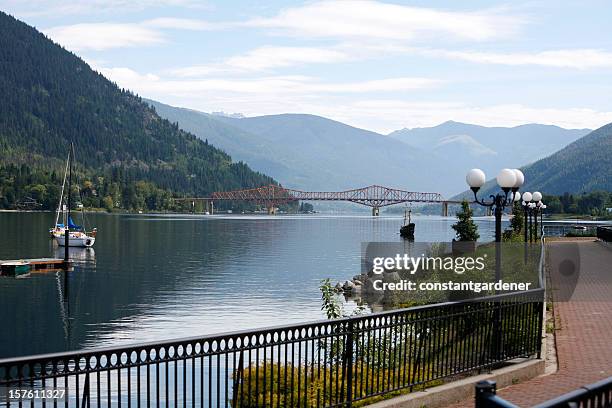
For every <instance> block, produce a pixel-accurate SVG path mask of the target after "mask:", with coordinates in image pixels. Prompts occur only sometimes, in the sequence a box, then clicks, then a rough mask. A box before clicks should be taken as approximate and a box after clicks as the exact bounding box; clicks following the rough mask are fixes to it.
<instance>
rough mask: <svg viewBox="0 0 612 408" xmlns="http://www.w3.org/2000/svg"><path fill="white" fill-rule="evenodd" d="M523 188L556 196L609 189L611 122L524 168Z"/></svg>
mask: <svg viewBox="0 0 612 408" xmlns="http://www.w3.org/2000/svg"><path fill="white" fill-rule="evenodd" d="M523 171H524V173H525V181H526V185H525V189H530V191H533V190H540V191H542V192H546V193H547V194H555V195H560V194H563V193H566V192H569V193H583V192H591V191H596V190H604V191H612V123H610V124H607V125H605V126H602V127H600V128H599V129H596V130H594V131H592V132H591V133H589V134H588V135H586V136H584V137H583V138H581V139H578V140H576V141H575V142H574V143H571V144H569V145H568V146H566V147H564V148H563V149H561V150H559V151H558V152H556V153H555V154H553V155H551V156H549V157H547V158H545V159H542V160H539V161H537V162H535V163H533V164H532V165H530V166H527V167H525V169H524V170H523Z"/></svg>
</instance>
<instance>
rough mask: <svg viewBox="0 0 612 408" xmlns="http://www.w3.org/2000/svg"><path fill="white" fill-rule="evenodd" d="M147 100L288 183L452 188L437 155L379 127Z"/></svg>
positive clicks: (336, 187)
mask: <svg viewBox="0 0 612 408" xmlns="http://www.w3.org/2000/svg"><path fill="white" fill-rule="evenodd" d="M149 102H150V103H151V104H152V105H153V106H154V107H155V108H156V109H157V112H158V113H159V114H160V115H161V116H162V117H165V118H167V119H169V120H170V121H172V122H175V121H176V122H178V123H179V125H180V126H181V127H183V128H185V129H187V130H189V131H192V132H193V133H195V134H196V135H198V136H199V137H200V138H202V139H207V140H208V141H209V142H211V143H213V144H214V145H215V146H218V147H220V148H222V149H223V150H225V151H227V152H228V153H230V154H231V155H232V156H235V157H237V158H240V159H242V160H246V161H247V162H248V163H249V164H250V165H252V166H253V167H254V168H255V169H257V170H259V171H263V172H265V173H266V174H270V175H271V176H273V177H274V178H275V179H277V180H279V181H280V182H282V183H283V185H286V186H289V187H293V188H299V189H308V190H344V189H351V188H356V187H363V186H366V185H369V184H382V185H387V186H389V187H397V188H403V189H408V190H417V191H419V190H420V191H430V190H433V191H441V192H444V193H447V192H449V191H453V190H450V188H451V184H450V183H448V182H447V179H446V178H444V177H443V174H444V172H445V169H443V168H441V167H440V166H438V165H436V164H435V163H436V161H435V160H434V159H433V156H430V155H428V154H426V153H424V152H422V151H421V150H420V149H416V148H413V147H411V146H408V145H406V144H405V143H401V142H399V141H397V140H394V139H392V138H390V137H387V136H384V135H381V134H378V133H375V132H370V131H368V130H363V129H358V128H355V127H352V126H348V125H346V124H344V123H340V122H337V121H333V120H330V119H326V118H323V117H320V116H315V115H305V114H282V115H268V116H259V117H247V118H235V117H222V116H216V115H209V114H206V113H202V112H197V111H193V110H190V109H183V108H176V107H173V106H168V105H164V104H162V103H159V102H155V101H149ZM455 191H456V190H455Z"/></svg>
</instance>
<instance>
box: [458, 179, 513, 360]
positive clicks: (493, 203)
mask: <svg viewBox="0 0 612 408" xmlns="http://www.w3.org/2000/svg"><path fill="white" fill-rule="evenodd" d="M465 181H466V182H467V184H468V185H469V186H470V188H471V189H472V191H473V192H474V201H475V202H476V203H478V204H480V205H481V206H483V207H487V208H491V209H492V210H493V213H494V214H495V282H499V281H500V280H501V240H502V232H501V229H502V228H501V221H502V213H503V211H504V208H505V207H506V206H507V205H511V204H512V203H513V202H514V201H515V200H517V194H516V193H517V192H518V189H519V187H520V186H522V185H523V183H524V182H525V176H524V175H523V173H522V172H521V171H520V170H518V169H503V170H501V171H500V172H499V174H498V175H497V184H498V185H499V186H500V187H501V189H502V192H503V194H502V193H497V194H495V195H493V194H491V195H490V196H489V198H490V199H491V200H490V201H485V200H484V199H482V198H481V199H480V200H479V199H478V190H480V187H482V186H483V185H484V183H485V181H486V176H485V173H484V171H482V170H480V169H472V170H470V171H469V172H468V174H467V175H466V177H465ZM510 192H512V195H511V196H510V197H508V194H509V193H510ZM519 197H520V196H519ZM501 322H502V318H501V310H500V309H499V308H496V309H495V311H494V326H495V327H494V338H493V342H492V343H491V347H492V348H493V349H492V350H491V351H492V354H493V356H495V358H496V359H498V358H499V357H500V355H501V353H502V344H501V343H502V336H501Z"/></svg>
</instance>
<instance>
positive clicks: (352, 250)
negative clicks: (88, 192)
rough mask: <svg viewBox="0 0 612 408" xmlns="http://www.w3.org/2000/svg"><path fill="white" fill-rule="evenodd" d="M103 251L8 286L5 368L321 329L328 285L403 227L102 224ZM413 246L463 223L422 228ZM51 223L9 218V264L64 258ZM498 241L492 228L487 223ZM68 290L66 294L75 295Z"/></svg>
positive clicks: (333, 222) (101, 219)
mask: <svg viewBox="0 0 612 408" xmlns="http://www.w3.org/2000/svg"><path fill="white" fill-rule="evenodd" d="M89 218H90V219H91V221H92V222H93V223H94V224H95V225H96V226H97V227H98V239H97V241H96V246H95V250H85V249H79V248H71V257H72V258H73V259H74V260H75V267H74V271H73V272H69V273H68V274H67V275H66V276H64V275H63V273H60V274H56V273H47V274H32V275H31V276H30V277H28V278H26V279H17V280H16V279H6V278H2V279H0V293H1V294H2V296H1V297H0V327H2V335H1V336H0V357H6V356H15V355H24V354H33V353H43V352H52V351H61V350H66V349H76V348H81V347H93V346H103V345H111V344H112V345H116V344H120V343H133V342H140V341H151V340H160V339H168V338H175V337H182V336H193V335H198V334H209V333H217V332H224V331H229V330H238V329H244V328H255V327H261V326H268V325H273V324H281V323H292V322H299V321H304V320H311V319H319V318H321V317H322V314H321V311H320V293H319V290H318V286H319V282H320V280H321V279H324V278H328V277H329V278H331V279H332V280H335V281H337V280H346V279H350V278H351V277H353V276H354V275H356V274H358V273H359V271H360V263H361V260H360V250H361V243H362V242H364V241H398V240H400V237H399V227H400V225H401V223H402V217H401V216H400V217H378V218H372V217H370V216H322V215H316V216H273V217H267V216H230V217H224V216H213V217H211V216H197V215H195V216H192V215H186V216H185V215H180V216H133V215H124V216H117V215H106V214H93V215H90V216H89ZM413 219H414V222H415V223H416V240H421V241H435V240H450V239H452V237H453V231H452V230H451V228H450V225H451V224H452V223H453V222H455V220H454V218H443V217H414V218H413ZM52 223H53V214H51V213H49V214H45V213H29V214H26V213H0V225H1V226H2V230H3V231H4V232H5V233H3V234H2V235H1V236H0V259H14V258H35V257H48V256H54V257H60V258H63V248H58V247H56V246H54V244H53V243H52V241H51V240H49V238H48V234H47V230H48V227H49V225H51V224H52ZM478 223H479V225H480V231H481V236H482V237H483V239H489V237H490V236H491V227H492V225H493V224H492V223H491V222H490V220H488V219H484V220H483V219H481V220H478ZM66 288H67V290H66Z"/></svg>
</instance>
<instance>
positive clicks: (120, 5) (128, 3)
mask: <svg viewBox="0 0 612 408" xmlns="http://www.w3.org/2000/svg"><path fill="white" fill-rule="evenodd" d="M2 7H3V9H4V10H7V11H9V12H10V13H11V14H15V15H19V16H47V15H51V16H57V15H77V14H91V13H95V14H99V13H112V12H116V11H121V12H122V13H125V12H129V11H140V10H146V9H151V8H155V7H187V8H206V7H208V6H207V4H206V3H205V2H202V1H199V0H29V1H23V0H8V1H6V2H4V3H3V5H2Z"/></svg>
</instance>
